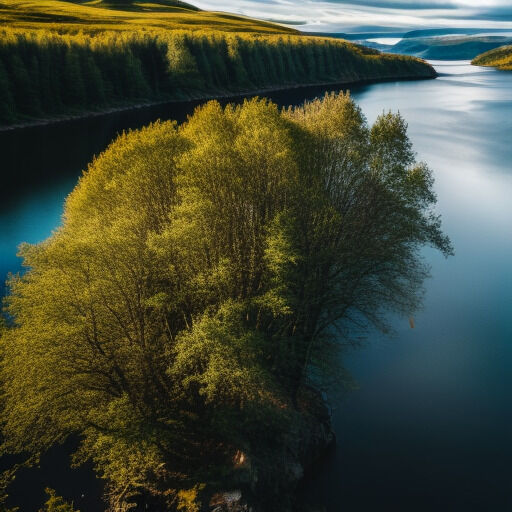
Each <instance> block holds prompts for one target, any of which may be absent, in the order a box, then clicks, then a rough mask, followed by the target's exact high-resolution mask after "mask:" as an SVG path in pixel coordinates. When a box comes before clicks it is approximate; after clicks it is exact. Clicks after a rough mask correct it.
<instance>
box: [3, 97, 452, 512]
mask: <svg viewBox="0 0 512 512" xmlns="http://www.w3.org/2000/svg"><path fill="white" fill-rule="evenodd" d="M434 202H435V196H434V194H433V192H432V176H431V173H430V171H429V170H428V168H427V167H426V166H425V165H424V164H418V163H416V162H415V158H414V154H413V152H412V148H411V144H410V142H409V140H408V138H407V134H406V124H405V122H404V121H403V119H402V118H401V117H400V116H398V115H393V114H386V115H383V116H381V117H380V118H379V119H378V120H377V122H376V123H375V124H374V125H373V126H372V127H371V128H370V127H368V126H367V124H366V121H365V119H364V117H363V115H362V113H361V111H360V109H359V108H358V107H357V106H356V105H355V104H354V103H353V101H352V100H351V98H350V97H349V96H348V95H343V94H340V95H334V94H332V95H326V96H325V97H324V98H323V99H322V100H316V101H314V102H311V103H306V104H305V105H304V106H302V107H299V108H296V109H290V110H288V111H286V112H281V111H279V109H278V108H277V107H276V106H275V105H273V104H272V103H270V102H268V101H267V100H259V99H255V100H251V101H246V102H245V103H244V104H243V105H240V106H233V105H230V106H227V107H226V108H225V109H223V108H222V107H221V106H220V105H219V104H218V103H217V102H210V103H208V104H206V105H205V106H203V107H201V108H200V109H198V110H196V112H195V113H194V115H193V116H192V117H191V118H189V120H188V122H187V123H185V124H184V125H182V126H181V127H179V128H178V127H177V125H176V124H175V123H170V122H168V123H156V124H154V125H151V126H149V127H147V128H145V129H143V130H141V131H137V132H130V133H128V134H124V135H122V136H121V137H120V138H119V139H118V140H117V141H116V142H115V143H113V144H112V145H111V146H110V147H109V148H108V149H107V151H106V152H105V153H103V154H102V155H101V156H100V157H98V158H97V159H96V160H95V161H94V162H93V163H92V164H91V166H90V167H89V170H88V171H87V172H86V173H85V174H84V176H83V177H82V178H81V180H80V182H79V184H78V185H77V187H76V188H75V190H74V191H73V193H72V194H71V195H70V196H69V198H68V199H67V201H66V205H65V212H64V217H63V224H62V226H61V227H60V228H59V229H58V230H57V231H56V232H55V233H54V234H53V235H52V236H51V237H50V238H49V239H48V240H46V241H45V242H43V243H41V244H38V245H32V246H30V245H25V246H23V247H22V248H21V254H22V256H23V258H24V262H25V265H26V266H27V268H28V270H27V272H26V273H25V274H24V275H23V276H18V277H14V278H12V279H11V281H10V295H9V296H8V298H7V306H8V312H9V314H10V315H11V317H12V318H13V322H14V325H13V327H12V328H10V329H8V330H7V331H6V333H5V334H4V335H3V336H2V338H1V344H0V351H1V361H2V363H1V366H0V382H1V385H2V391H3V396H4V397H5V398H4V402H3V405H2V408H3V409H2V415H1V425H2V431H3V434H4V436H5V441H4V445H3V449H4V450H5V451H9V452H14V453H18V452H25V451H29V452H33V453H39V452H42V451H44V450H46V449H47V448H48V447H49V446H51V445H52V444H54V443H55V442H59V441H62V440H63V439H65V438H66V437H67V436H68V435H70V434H71V433H76V434H78V435H80V436H81V437H82V439H83V443H82V446H81V448H80V450H79V452H78V454H77V456H76V459H77V462H79V461H81V460H87V459H92V460H93V461H94V463H95V465H96V468H97V470H98V472H99V474H100V475H101V476H102V477H103V478H105V479H106V480H107V482H108V486H109V487H108V492H109V499H110V504H111V506H112V507H113V508H115V507H118V508H119V507H121V506H125V505H126V506H127V504H128V503H129V502H131V501H132V500H133V499H134V498H135V496H136V495H137V494H140V493H141V492H145V493H148V494H150V495H151V496H152V497H153V498H154V499H158V500H160V503H163V504H164V506H166V507H177V506H178V504H179V503H180V499H181V500H182V502H183V499H184V498H183V497H184V496H185V495H187V494H186V492H188V491H187V490H190V489H193V488H194V486H196V485H197V484H198V483H200V482H204V483H209V482H212V481H218V480H219V478H222V477H224V476H226V477H228V476H229V475H230V474H231V472H232V471H234V469H233V458H234V457H235V455H236V453H237V452H238V451H239V450H243V451H244V453H247V454H248V455H249V456H250V457H251V458H252V460H253V461H254V464H256V465H258V464H259V465H263V464H266V466H265V471H264V472H263V473H265V474H266V475H269V478H268V481H266V480H265V479H264V478H260V479H259V483H258V486H259V487H258V489H257V490H256V491H255V492H257V493H259V494H261V493H262V492H264V491H265V490H267V491H268V489H272V492H278V491H279V489H278V487H276V482H279V474H280V472H282V471H284V468H283V467H281V466H280V461H281V459H284V456H283V457H282V458H281V457H280V456H279V454H284V453H285V452H286V450H287V444H288V443H289V439H290V435H291V432H292V431H293V429H294V428H296V425H298V424H300V422H301V421H302V418H303V414H304V411H303V409H301V406H300V400H299V399H298V398H299V396H300V394H301V392H303V391H304V388H305V387H306V385H309V384H311V383H314V384H315V385H317V386H325V385H326V384H327V381H326V380H325V379H322V377H323V376H324V375H326V374H327V373H328V370H330V368H331V362H333V361H336V360H338V359H339V357H338V356H336V355H333V350H334V349H335V348H336V347H342V346H343V344H344V343H345V342H346V340H347V338H348V336H349V334H350V330H351V329H353V326H354V325H361V324H363V323H365V324H366V325H368V324H371V323H373V324H375V325H377V326H383V325H384V322H383V321H384V319H385V312H386V311H389V310H394V311H398V312H401V313H406V314H410V313H411V311H412V310H414V308H415V307H417V305H418V304H419V297H420V289H421V287H420V285H421V282H422V280H423V279H424V278H425V277H426V275H427V269H426V268H425V266H424V264H423V263H422V261H421V259H420V258H419V256H418V251H419V249H420V248H421V247H422V246H423V245H425V244H429V245H432V246H433V247H436V248H438V249H439V250H441V251H442V252H443V253H445V254H447V255H448V254H449V253H450V252H451V246H450V243H449V240H448V239H447V238H446V237H445V236H444V235H443V234H442V232H441V230H440V222H439V219H438V217H436V216H435V215H434V213H433V211H432V206H433V204H434ZM262 425H264V426H265V428H262ZM266 484H268V487H265V485H266ZM184 492H185V494H184ZM180 496H181V498H180Z"/></svg>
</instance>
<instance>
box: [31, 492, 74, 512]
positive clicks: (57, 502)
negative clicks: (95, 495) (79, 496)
mask: <svg viewBox="0 0 512 512" xmlns="http://www.w3.org/2000/svg"><path fill="white" fill-rule="evenodd" d="M46 494H47V495H48V501H47V502H46V503H45V504H44V509H41V510H40V512H80V511H79V510H75V509H74V508H73V503H67V502H66V501H64V498H62V497H61V496H57V493H56V492H55V491H54V490H53V489H50V488H47V489H46Z"/></svg>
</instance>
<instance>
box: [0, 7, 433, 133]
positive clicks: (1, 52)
mask: <svg viewBox="0 0 512 512" xmlns="http://www.w3.org/2000/svg"><path fill="white" fill-rule="evenodd" d="M108 1H109V2H110V3H109V4H108V5H113V3H112V0H108ZM159 1H163V2H164V3H162V4H153V3H148V2H140V1H134V2H133V3H131V4H126V3H122V4H116V5H115V8H107V7H106V5H107V4H106V0H103V1H100V0H96V1H95V2H87V3H78V2H63V1H58V0H37V1H35V0H32V1H29V0H3V1H0V17H1V16H3V22H4V23H3V24H4V25H6V26H7V28H4V29H0V97H2V98H3V101H2V103H1V104H0V124H4V125H9V124H15V123H20V122H27V121H31V120H33V119H41V118H42V119H52V118H56V117H59V116H69V115H79V114H80V113H83V112H85V111H104V110H106V109H109V108H118V107H124V106H129V105H133V104H137V103H145V102H148V101H164V100H186V99H191V98H208V97H212V96H219V95H233V94H239V93H251V92H254V93H256V92H260V91H262V90H269V89H275V88H284V87H289V86H297V85H310V84H327V83H349V82H356V81H361V80H376V79H389V78H431V77H434V76H435V71H434V70H433V68H432V67H431V66H429V65H428V64H426V63H425V62H423V61H421V60H419V59H416V58H411V57H405V56H397V55H383V54H380V53H379V52H378V51H375V50H371V49H369V48H365V47H362V46H358V45H355V44H353V43H349V42H348V41H344V40H341V39H334V38H328V37H316V36H305V35H301V34H300V33H299V32H297V31H295V30H291V29H288V28H285V27H281V26H280V25H275V24H272V23H266V22H261V21H258V20H252V19H250V18H243V17H240V16H231V15H228V14H219V13H213V12H205V11H194V10H192V9H188V8H185V7H182V6H174V5H173V0H159ZM146 9H147V10H146Z"/></svg>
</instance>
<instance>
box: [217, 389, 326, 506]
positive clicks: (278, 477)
mask: <svg viewBox="0 0 512 512" xmlns="http://www.w3.org/2000/svg"><path fill="white" fill-rule="evenodd" d="M298 409H299V412H300V413H301V418H302V421H300V422H298V423H297V424H296V425H294V431H293V432H291V433H290V436H289V441H288V443H287V445H286V446H283V450H282V452H280V453H276V457H275V460H273V461H272V464H267V465H266V466H265V467H258V464H256V463H254V461H252V460H251V457H249V456H248V455H247V454H245V453H243V452H242V451H238V452H237V453H236V454H235V456H234V460H233V466H234V476H233V487H234V489H235V490H231V491H229V492H226V491H221V492H218V493H216V494H215V495H214V496H213V497H212V498H211V500H210V502H209V507H208V510H209V511H210V512H268V510H267V508H266V507H265V506H263V505H260V504H258V502H259V501H260V500H261V497H262V496H263V495H265V496H266V497H267V501H268V497H269V495H273V496H274V497H275V498H276V497H278V499H279V503H278V504H279V511H280V512H285V511H286V510H288V509H289V507H290V504H291V503H292V501H293V493H294V491H295V490H296V488H297V486H298V484H299V483H300V482H301V481H302V480H303V479H304V476H305V475H306V474H307V473H308V472H310V471H311V470H312V468H314V466H315V465H316V464H317V463H318V462H319V461H320V460H321V459H322V457H323V456H324V455H325V454H326V453H327V452H328V450H329V449H330V448H332V447H333V446H334V445H335V443H336V438H335V434H334V432H333V430H332V425H331V414H330V411H329V408H328V406H327V404H326V402H325V400H324V399H323V397H322V396H321V395H320V393H318V392H317V391H315V390H313V389H312V388H307V389H306V390H305V391H304V392H303V393H302V394H301V396H300V397H299V400H298ZM259 472H260V473H261V475H260V474H259ZM249 503H251V505H250V504H249ZM254 503H255V504H254ZM267 506H268V505H267Z"/></svg>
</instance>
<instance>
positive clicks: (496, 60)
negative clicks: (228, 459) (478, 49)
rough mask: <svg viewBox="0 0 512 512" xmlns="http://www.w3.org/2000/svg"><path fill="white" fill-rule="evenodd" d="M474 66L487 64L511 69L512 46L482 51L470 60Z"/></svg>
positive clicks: (507, 69)
mask: <svg viewBox="0 0 512 512" xmlns="http://www.w3.org/2000/svg"><path fill="white" fill-rule="evenodd" d="M471 64H473V65H474V66H489V67H494V68H497V69H503V70H506V71H512V46H501V47H500V48H495V49H494V50H491V51H489V52H485V53H482V55H479V56H478V57H476V58H475V59H473V61H472V62H471Z"/></svg>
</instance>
